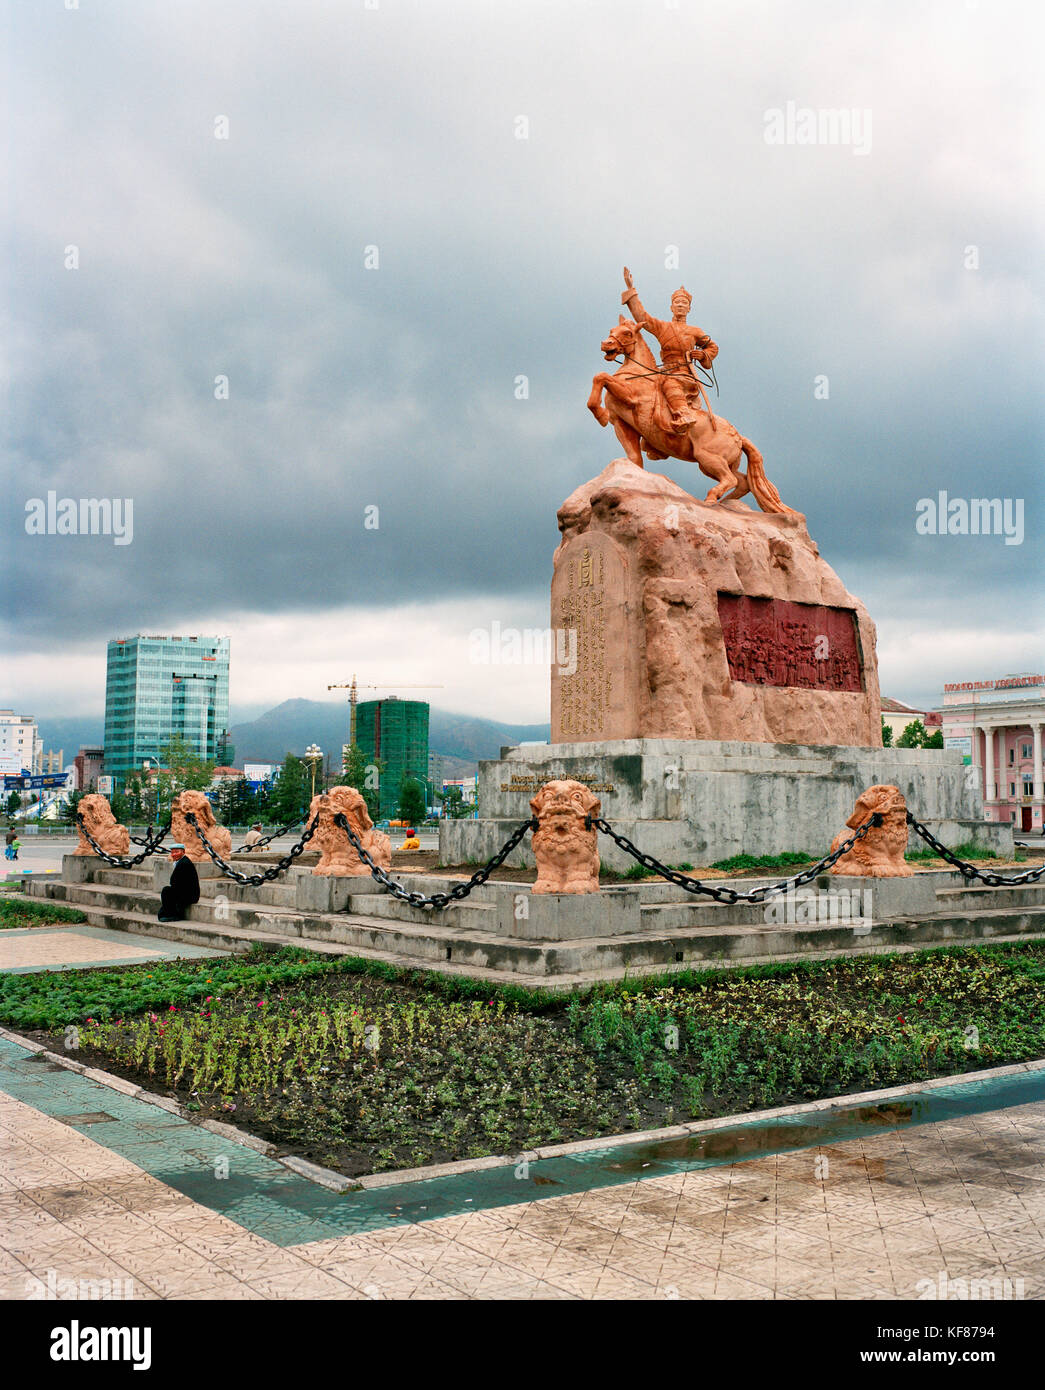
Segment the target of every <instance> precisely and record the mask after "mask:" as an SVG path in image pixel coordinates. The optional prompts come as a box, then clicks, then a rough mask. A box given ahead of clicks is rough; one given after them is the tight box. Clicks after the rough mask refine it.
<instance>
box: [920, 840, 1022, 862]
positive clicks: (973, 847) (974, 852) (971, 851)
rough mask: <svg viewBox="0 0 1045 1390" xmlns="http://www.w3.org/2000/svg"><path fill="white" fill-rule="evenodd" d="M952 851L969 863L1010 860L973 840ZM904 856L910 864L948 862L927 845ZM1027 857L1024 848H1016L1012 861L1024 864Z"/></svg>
mask: <svg viewBox="0 0 1045 1390" xmlns="http://www.w3.org/2000/svg"><path fill="white" fill-rule="evenodd" d="M951 853H952V854H953V855H955V856H956V857H957V858H958V859H964V860H966V861H967V862H969V863H974V862H976V861H978V860H984V859H987V860H992V859H993V860H997V861H998V862H999V863H1002V864H1008V863H1009V862H1010V860H1009V859H1008V858H1007V856H1005V855H1003V854H996V853H995V852H994V850H992V849H988V848H987V847H986V846H985V845H977V844H973V843H972V842H971V841H970V843H968V844H964V845H957V846H956V847H955V848H954V849H952V850H951ZM904 858H905V859H906V860H907V862H908V863H909V864H927V863H929V862H930V861H937V860H939V862H940V863H941V864H946V863H947V861H946V860H945V859H941V858H940V856H939V855H938V854H937V853H936V851H935V850H934V849H929V848H928V847H926V848H925V849H912V850H908V852H907V853H906V854H905V855H904ZM1026 858H1027V856H1026V855H1025V854H1024V853H1023V851H1022V850H1016V852H1015V854H1014V855H1013V856H1012V862H1016V863H1021V864H1022V863H1023V861H1024V860H1025V859H1026Z"/></svg>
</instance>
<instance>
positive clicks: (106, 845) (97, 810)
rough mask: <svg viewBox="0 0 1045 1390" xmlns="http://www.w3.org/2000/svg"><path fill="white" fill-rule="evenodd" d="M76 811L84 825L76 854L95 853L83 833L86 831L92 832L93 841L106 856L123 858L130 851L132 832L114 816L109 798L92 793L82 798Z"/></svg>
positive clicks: (75, 850) (74, 851)
mask: <svg viewBox="0 0 1045 1390" xmlns="http://www.w3.org/2000/svg"><path fill="white" fill-rule="evenodd" d="M76 809H77V810H78V812H79V813H80V815H81V816H83V821H84V823H83V826H82V827H80V838H79V841H78V842H77V845H76V848H75V849H74V850H73V853H74V854H94V853H95V849H94V846H93V845H92V844H91V843H90V842H89V841H88V839H87V836H86V835H85V834H84V833H83V832H84V829H87V830H88V831H89V832H90V835H91V839H92V840H93V841H94V843H95V844H96V845H97V846H98V848H99V849H103V850H104V851H105V853H106V854H117V855H120V856H121V857H122V856H123V855H125V854H127V853H128V852H129V851H130V848H131V832H130V831H129V830H128V829H127V827H126V826H125V825H121V824H120V823H119V821H118V820H117V819H116V817H115V816H114V815H113V813H112V807H111V806H110V805H109V801H108V798H107V797H104V796H101V795H100V794H99V793H98V792H90V793H89V794H88V795H87V796H85V797H83V798H81V800H80V803H79V805H78V806H77V808H76Z"/></svg>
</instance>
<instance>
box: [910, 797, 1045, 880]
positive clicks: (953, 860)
mask: <svg viewBox="0 0 1045 1390" xmlns="http://www.w3.org/2000/svg"><path fill="white" fill-rule="evenodd" d="M907 824H908V825H909V826H911V827H912V828H913V829H914V830H915V831H916V832H917V833H918V834H919V835H920V836H921V837H922V839H923V840H924V841H925V843H926V844H927V845H930V846H931V847H932V848H933V849H934V850H935V851H936V853H937V854H938V855H939V856H940V858H941V859H946V860H947V862H948V864H953V865H954V867H955V868H956V869H957V870H958V872H959V873H960V874H961V876H962V878H964V879H965V880H966V881H968V880H969V879H971V878H978V879H979V880H980V882H981V883H986V884H987V886H988V887H990V888H1008V887H1009V886H1010V885H1011V886H1013V887H1015V886H1016V885H1017V884H1020V883H1037V881H1038V880H1039V879H1040V878H1041V877H1042V875H1043V874H1045V864H1042V865H1040V866H1039V867H1038V868H1037V869H1026V870H1024V872H1023V873H1021V874H1008V875H1006V874H992V873H990V872H989V871H988V872H986V873H985V872H984V870H983V869H978V868H977V867H976V865H975V864H968V863H966V861H965V860H964V859H959V858H958V856H957V855H956V854H952V853H951V851H950V850H949V849H948V848H947V847H946V845H941V844H940V842H939V840H938V839H937V838H936V836H935V835H934V834H933V833H932V831H931V830H928V829H926V827H925V826H924V825H923V824H922V823H921V821H920V820H915V818H914V816H912V815H911V813H910V811H908V812H907Z"/></svg>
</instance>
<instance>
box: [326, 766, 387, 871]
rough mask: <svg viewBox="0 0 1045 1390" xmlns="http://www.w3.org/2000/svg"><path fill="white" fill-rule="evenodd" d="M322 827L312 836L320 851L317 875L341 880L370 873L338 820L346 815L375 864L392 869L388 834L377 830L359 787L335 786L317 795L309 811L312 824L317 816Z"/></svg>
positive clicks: (353, 830)
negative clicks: (335, 821)
mask: <svg viewBox="0 0 1045 1390" xmlns="http://www.w3.org/2000/svg"><path fill="white" fill-rule="evenodd" d="M317 814H318V816H319V824H318V825H317V826H316V833H315V834H314V835H313V836H312V840H311V841H310V843H311V844H313V845H315V846H317V848H318V849H319V863H318V864H317V865H316V867H315V868H314V869H313V870H312V872H313V873H314V874H326V875H332V876H334V877H337V878H354V877H362V876H363V875H364V874H369V872H370V869H369V867H368V866H367V865H366V864H364V863H363V861H362V859H360V857H359V855H358V854H357V853H356V851H355V850H354V849H353V848H352V844H351V842H350V841H349V838H348V836H347V835H346V834H345V832H344V831H343V830H342V829H341V827H340V826H339V825H335V824H334V817H335V816H336V815H342V816H344V817H345V819H346V820H347V821H348V823H349V825H350V826H351V827H352V832H353V834H354V835H355V836H356V837H357V839H358V840H359V842H360V844H361V845H362V846H363V848H364V849H365V850H366V852H367V854H369V855H370V857H371V859H373V861H374V863H375V864H377V865H379V866H380V867H381V868H382V869H390V868H391V867H392V845H391V842H390V840H389V838H388V836H387V835H382V833H381V831H380V830H375V829H374V822H373V821H372V820H371V819H370V812H369V811H368V810H367V806H366V802H365V801H364V799H363V796H362V793H360V792H357V791H356V789H355V787H331V788H330V790H329V791H327V792H324V793H323V794H322V796H314V797H313V798H312V804H311V806H309V808H308V824H309V825H311V824H312V821H313V820H314V819H315V817H316V815H317Z"/></svg>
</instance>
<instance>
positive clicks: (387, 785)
mask: <svg viewBox="0 0 1045 1390" xmlns="http://www.w3.org/2000/svg"><path fill="white" fill-rule="evenodd" d="M356 743H357V744H358V745H359V748H360V751H361V752H362V753H363V755H364V756H365V757H366V758H367V759H368V760H369V759H373V760H374V761H375V762H376V763H377V764H378V765H379V766H380V768H381V783H380V787H379V803H378V804H379V814H380V816H381V817H382V818H388V819H391V818H392V817H394V816H395V814H396V812H397V811H398V809H399V794H400V790H401V788H402V785H403V779H404V777H416V778H417V781H418V783H419V784H420V786H421V788H422V789H423V790H424V796H425V801H426V803H427V801H428V799H429V795H428V787H427V777H428V704H427V702H426V701H424V700H399V699H397V698H396V697H395V696H394V695H392V696H389V697H388V699H386V700H360V702H359V704H358V705H357V706H356Z"/></svg>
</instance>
